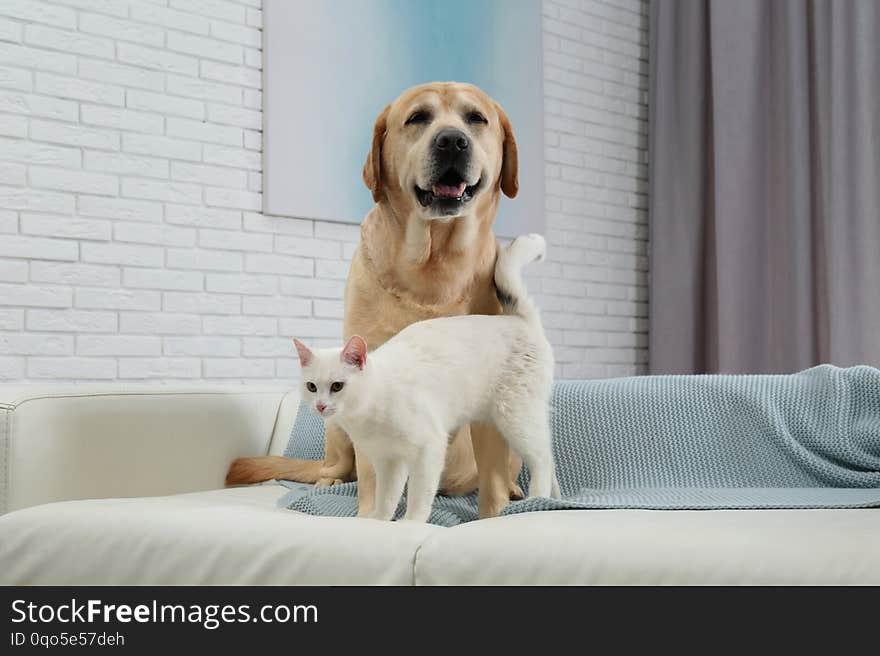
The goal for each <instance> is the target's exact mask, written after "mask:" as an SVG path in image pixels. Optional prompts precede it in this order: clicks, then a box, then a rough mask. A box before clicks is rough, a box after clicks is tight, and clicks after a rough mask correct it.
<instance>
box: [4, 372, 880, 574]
mask: <svg viewBox="0 0 880 656" xmlns="http://www.w3.org/2000/svg"><path fill="white" fill-rule="evenodd" d="M297 405H298V398H297V396H296V393H293V392H284V391H279V390H256V389H249V388H241V387H237V388H215V387H205V388H198V389H192V388H189V389H177V390H175V389H172V388H167V387H161V388H144V387H124V386H115V387H110V388H104V389H97V388H86V387H47V388H37V387H20V388H16V387H8V386H7V387H3V386H0V513H3V514H2V516H0V584H5V585H16V584H38V585H43V584H45V585H49V584H56V585H64V584H283V585H302V584H394V585H414V584H415V585H431V584H704V583H719V584H737V583H760V584H764V583H875V584H877V583H880V510H801V511H770V510H764V511H696V512H690V511H674V512H672V511H640V510H601V511H561V512H545V513H533V514H523V515H516V516H511V517H503V518H496V519H491V520H485V521H479V522H472V523H470V524H466V525H462V526H459V527H456V528H440V527H436V526H430V525H415V524H410V523H388V522H377V521H373V520H365V519H343V518H325V517H311V516H307V515H302V514H299V513H294V512H291V511H286V510H281V509H278V508H277V507H276V501H277V499H278V498H279V497H280V496H281V494H282V492H283V490H282V488H280V487H279V486H278V485H276V484H266V485H258V486H253V487H243V488H234V489H224V488H223V478H224V474H225V471H226V467H227V465H228V464H229V462H230V461H231V460H232V459H233V458H234V457H235V456H240V455H254V454H261V453H263V454H264V453H280V452H281V451H282V450H283V449H284V446H285V444H286V442H287V436H288V432H289V430H290V426H291V425H292V423H293V419H294V415H295V412H296V409H297Z"/></svg>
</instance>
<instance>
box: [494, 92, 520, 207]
mask: <svg viewBox="0 0 880 656" xmlns="http://www.w3.org/2000/svg"><path fill="white" fill-rule="evenodd" d="M495 111H496V112H498V120H499V121H501V129H502V131H503V132H504V144H503V156H502V160H501V191H503V192H504V195H505V196H507V197H508V198H515V197H516V194H517V192H518V191H519V173H518V170H519V155H518V153H517V150H516V138H515V137H514V136H513V128H512V127H510V119H509V118H507V114H505V113H504V110H503V109H501V105H499V104H498V103H495Z"/></svg>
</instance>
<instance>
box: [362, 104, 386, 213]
mask: <svg viewBox="0 0 880 656" xmlns="http://www.w3.org/2000/svg"><path fill="white" fill-rule="evenodd" d="M390 110H391V105H386V106H385V109H383V110H382V113H381V114H379V117H378V118H377V119H376V124H375V125H374V126H373V143H372V145H371V146H370V152H369V153H367V161H366V162H365V163H364V184H366V185H367V189H369V190H370V191H372V192H373V200H374V201H376V202H377V203H378V202H379V201H380V200H382V141H383V140H384V139H385V130H386V129H387V127H388V112H389V111H390Z"/></svg>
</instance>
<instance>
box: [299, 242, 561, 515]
mask: <svg viewBox="0 0 880 656" xmlns="http://www.w3.org/2000/svg"><path fill="white" fill-rule="evenodd" d="M545 248H546V245H545V242H544V238H543V237H541V236H540V235H535V234H532V235H526V236H523V237H519V238H518V239H516V240H515V241H514V242H513V243H512V244H511V245H510V246H508V247H507V248H505V249H503V250H501V251H500V252H499V255H498V260H497V262H496V265H495V283H496V287H497V288H498V297H499V300H501V302H502V305H503V306H504V312H505V313H504V314H502V315H497V316H486V315H468V316H460V317H446V318H441V319H431V320H428V321H420V322H418V323H414V324H412V325H410V326H408V327H407V328H405V329H404V330H402V331H400V333H398V334H397V335H396V336H394V337H393V338H392V339H390V340H389V341H388V342H386V343H385V344H383V345H382V346H380V347H379V348H378V349H376V350H375V351H373V352H371V353H369V355H367V350H366V349H367V346H366V344H365V343H364V340H363V339H361V338H360V337H358V336H354V337H352V338H351V339H350V340H349V342H348V344H346V346H345V347H344V348H343V349H342V351H340V350H339V349H316V350H314V351H312V350H310V349H309V348H308V347H306V346H305V345H304V344H302V343H301V342H299V341H298V340H294V341H295V342H296V346H297V350H298V352H299V356H300V362H301V364H302V381H303V395H304V396H303V398H304V400H306V401H307V402H310V403H311V405H312V407H313V409H315V411H316V412H318V413H319V414H321V415H322V416H323V417H324V418H325V420H327V421H331V422H337V423H338V424H339V426H340V427H341V428H342V429H343V430H345V432H346V433H347V434H348V435H349V437H350V438H351V439H352V441H354V442H355V444H356V445H357V446H358V447H359V448H360V449H362V450H363V452H364V453H365V454H366V456H367V457H368V458H369V459H370V462H372V464H373V466H374V467H375V469H376V503H375V506H374V510H373V512H372V513H371V515H370V516H371V517H374V518H376V519H383V520H388V519H391V518H392V515H393V514H394V511H395V509H396V507H397V504H398V502H399V500H400V496H401V494H402V492H403V488H404V485H405V484H407V481H408V485H407V509H406V519H408V520H415V521H419V522H424V521H427V519H428V515H429V514H430V512H431V504H432V502H433V500H434V496H435V494H436V493H437V488H438V485H439V482H440V475H441V473H442V470H443V466H444V461H445V454H446V447H447V443H448V440H449V436H450V435H452V434H454V432H455V431H456V430H457V429H458V428H459V427H460V426H464V425H465V424H470V423H472V422H490V423H492V424H494V425H495V426H496V427H497V428H498V430H499V432H500V433H501V434H502V435H503V436H504V438H505V439H506V440H507V442H508V443H509V445H510V447H511V448H512V449H513V450H514V451H516V452H517V453H518V454H519V455H520V457H522V459H523V461H524V462H525V464H526V465H527V466H528V468H529V472H530V474H531V482H530V484H529V496H532V497H534V496H551V495H554V496H558V494H559V487H558V484H557V482H556V474H555V465H554V461H553V453H552V451H551V445H550V423H549V400H550V391H551V385H552V379H553V352H552V349H551V347H550V344H549V343H548V342H547V339H546V337H545V336H544V330H543V328H542V326H541V319H540V316H539V314H538V310H537V308H536V307H535V305H534V303H533V302H532V300H531V299H530V298H529V297H528V295H527V293H526V289H525V285H524V284H523V281H522V275H521V268H522V266H523V265H525V264H527V263H528V262H531V261H533V260H535V259H540V258H542V257H543V256H544V252H545ZM334 383H336V384H337V387H338V384H339V383H342V385H343V387H342V389H339V390H337V391H331V388H332V386H333V385H334ZM312 388H314V389H315V390H316V391H312ZM333 389H335V388H333Z"/></svg>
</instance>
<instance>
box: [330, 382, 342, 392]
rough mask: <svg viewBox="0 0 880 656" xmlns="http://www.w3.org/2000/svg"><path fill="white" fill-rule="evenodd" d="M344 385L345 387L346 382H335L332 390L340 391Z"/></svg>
mask: <svg viewBox="0 0 880 656" xmlns="http://www.w3.org/2000/svg"><path fill="white" fill-rule="evenodd" d="M343 387H345V383H333V384H332V385H330V391H331V392H338V391H339V390H341V389H342V388H343Z"/></svg>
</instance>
